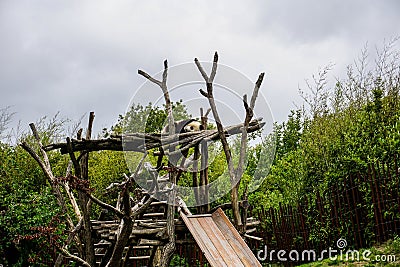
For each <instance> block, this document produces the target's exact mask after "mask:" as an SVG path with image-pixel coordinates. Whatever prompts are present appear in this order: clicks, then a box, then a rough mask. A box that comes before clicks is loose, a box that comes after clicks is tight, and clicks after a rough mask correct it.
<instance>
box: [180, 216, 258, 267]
mask: <svg viewBox="0 0 400 267" xmlns="http://www.w3.org/2000/svg"><path fill="white" fill-rule="evenodd" d="M181 217H182V219H183V221H184V222H185V224H186V226H187V227H188V229H189V231H190V232H191V233H192V235H193V237H194V239H195V240H196V243H197V244H198V245H199V247H200V249H201V250H202V251H203V253H204V254H205V256H206V258H207V260H208V262H209V263H210V264H211V266H213V267H222V266H226V267H232V266H235V267H240V266H246V267H254V266H261V264H260V262H259V261H258V260H257V258H256V257H255V256H254V254H253V252H252V251H251V250H250V248H249V247H248V246H247V244H246V243H245V242H244V240H243V239H242V237H241V236H240V234H239V233H238V231H237V230H236V228H235V227H234V226H233V225H232V223H231V222H230V221H229V219H228V217H226V215H225V213H224V212H223V211H222V210H221V209H218V210H216V211H215V212H214V213H213V214H204V215H185V214H184V213H183V212H181Z"/></svg>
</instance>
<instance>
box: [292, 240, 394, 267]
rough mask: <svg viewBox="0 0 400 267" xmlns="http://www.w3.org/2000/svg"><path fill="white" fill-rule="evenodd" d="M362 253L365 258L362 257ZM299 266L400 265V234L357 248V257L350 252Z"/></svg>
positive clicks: (389, 266) (388, 266)
mask: <svg viewBox="0 0 400 267" xmlns="http://www.w3.org/2000/svg"><path fill="white" fill-rule="evenodd" d="M363 253H364V255H366V258H363ZM300 266H301V267H325V266H371V267H372V266H387V267H391V266H400V236H395V237H394V239H393V240H389V241H387V242H386V243H384V244H381V245H379V246H374V247H372V248H369V249H361V250H359V259H358V260H357V259H356V257H354V258H353V257H352V256H351V255H350V254H349V256H347V257H346V255H345V252H344V253H343V256H342V257H340V256H338V257H337V259H334V260H333V259H325V260H322V261H318V262H312V263H307V264H303V265H300Z"/></svg>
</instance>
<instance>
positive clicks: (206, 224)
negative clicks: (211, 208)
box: [197, 216, 244, 267]
mask: <svg viewBox="0 0 400 267" xmlns="http://www.w3.org/2000/svg"><path fill="white" fill-rule="evenodd" d="M197 220H198V222H199V223H200V227H201V229H203V230H204V232H205V233H206V234H207V236H208V237H209V238H210V242H212V243H213V245H214V246H215V247H216V249H217V250H218V251H219V253H220V254H221V256H222V258H223V259H224V261H225V262H226V263H227V264H228V266H235V267H241V266H244V265H243V263H242V261H241V260H240V258H239V257H238V255H236V252H235V251H234V249H233V248H232V247H231V245H230V244H229V242H228V241H227V240H226V238H225V233H223V232H221V230H220V229H219V228H218V226H217V225H216V224H215V222H214V221H213V219H212V217H211V216H209V217H202V218H198V219H197Z"/></svg>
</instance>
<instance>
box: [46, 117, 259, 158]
mask: <svg viewBox="0 0 400 267" xmlns="http://www.w3.org/2000/svg"><path fill="white" fill-rule="evenodd" d="M260 120H261V119H256V120H252V121H251V122H250V123H249V127H248V130H247V132H248V133H250V132H254V131H257V130H259V129H261V128H262V127H263V126H264V124H265V123H262V122H260ZM242 128H243V124H238V125H233V126H229V127H226V128H225V129H224V132H225V134H226V135H234V134H238V133H241V131H242ZM203 139H204V140H218V139H219V136H218V131H217V130H204V131H199V132H191V133H182V134H176V135H172V136H166V137H165V138H163V136H162V135H160V134H148V133H134V134H125V135H116V136H113V137H111V138H107V139H97V140H95V139H90V140H87V139H82V140H77V139H71V141H70V150H71V151H68V144H67V143H66V142H62V143H56V144H50V145H47V146H44V147H43V149H44V150H45V151H50V150H55V149H60V151H61V154H67V153H68V152H76V151H100V150H113V151H137V152H145V151H146V150H148V149H151V148H156V147H161V146H166V145H171V144H173V145H175V146H178V145H181V144H189V147H190V146H195V145H197V144H199V143H200V142H201V141H202V140H203ZM177 151H180V150H177Z"/></svg>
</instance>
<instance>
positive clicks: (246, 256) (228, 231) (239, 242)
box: [212, 209, 261, 267]
mask: <svg viewBox="0 0 400 267" xmlns="http://www.w3.org/2000/svg"><path fill="white" fill-rule="evenodd" d="M212 218H213V220H214V222H215V224H216V225H217V226H218V228H219V229H220V230H221V232H223V233H224V236H225V238H226V240H227V241H228V242H229V243H230V245H231V246H232V248H233V249H234V250H235V252H236V254H237V255H238V256H239V257H240V259H241V261H242V262H243V264H244V266H246V267H247V266H248V267H253V266H259V267H261V264H260V262H259V261H258V260H257V258H256V257H255V256H254V254H253V252H252V251H251V250H250V248H249V247H248V246H247V244H246V242H244V240H243V239H242V237H241V236H240V234H239V232H238V231H237V230H236V228H235V227H234V226H233V225H232V223H231V222H230V221H229V219H228V217H226V215H225V213H224V212H223V211H222V209H218V210H216V211H215V212H214V213H213V214H212Z"/></svg>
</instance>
